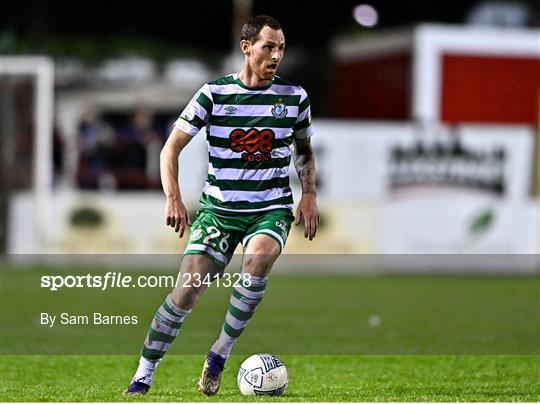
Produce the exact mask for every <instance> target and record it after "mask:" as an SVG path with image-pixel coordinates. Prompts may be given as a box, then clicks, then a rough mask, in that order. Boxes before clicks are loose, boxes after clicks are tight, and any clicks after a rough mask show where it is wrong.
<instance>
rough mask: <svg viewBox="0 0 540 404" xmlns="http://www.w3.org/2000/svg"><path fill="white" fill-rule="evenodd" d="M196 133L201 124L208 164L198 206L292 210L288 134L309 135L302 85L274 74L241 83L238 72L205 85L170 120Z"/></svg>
mask: <svg viewBox="0 0 540 404" xmlns="http://www.w3.org/2000/svg"><path fill="white" fill-rule="evenodd" d="M175 126H176V128H178V129H180V130H182V131H184V132H186V133H188V134H189V135H191V136H195V135H196V134H197V133H198V132H199V130H200V129H201V128H202V127H203V126H206V134H207V141H208V152H209V164H208V177H207V179H206V184H205V187H204V189H203V193H202V196H201V200H200V201H201V206H202V207H207V208H210V209H217V210H222V211H229V212H246V213H247V212H261V211H266V210H271V209H278V208H287V209H292V203H293V199H292V192H291V188H290V187H289V164H290V161H291V153H292V148H291V145H292V142H293V139H294V138H296V139H305V138H308V137H310V136H311V135H312V127H311V108H310V104H309V99H308V96H307V93H306V92H305V90H304V89H303V88H302V87H300V86H295V85H293V84H291V83H289V82H287V81H285V80H283V79H281V78H279V77H277V76H276V77H275V78H274V80H273V81H272V82H271V83H269V84H268V86H266V87H263V88H256V89H251V88H249V87H246V86H245V85H244V84H243V83H242V82H241V81H240V79H239V78H238V75H237V74H232V75H229V76H225V77H223V78H221V79H219V80H216V81H213V82H211V83H208V84H205V85H204V86H203V87H202V88H201V89H200V90H199V91H198V92H197V93H196V94H195V96H194V97H193V98H192V99H191V101H190V102H189V104H188V105H187V107H186V108H185V109H184V111H183V112H182V113H181V114H180V117H179V118H178V120H177V121H176V123H175Z"/></svg>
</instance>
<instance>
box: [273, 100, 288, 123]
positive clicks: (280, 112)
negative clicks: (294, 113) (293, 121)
mask: <svg viewBox="0 0 540 404" xmlns="http://www.w3.org/2000/svg"><path fill="white" fill-rule="evenodd" d="M288 112H289V111H288V110H287V107H286V106H285V104H284V103H283V100H282V99H281V98H280V99H278V102H276V103H275V104H274V107H273V108H272V116H273V117H274V118H276V119H283V118H285V117H286V116H287V113H288Z"/></svg>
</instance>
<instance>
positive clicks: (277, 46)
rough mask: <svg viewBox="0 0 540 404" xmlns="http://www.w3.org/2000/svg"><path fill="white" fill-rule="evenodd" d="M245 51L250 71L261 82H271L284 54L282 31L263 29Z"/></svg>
mask: <svg viewBox="0 0 540 404" xmlns="http://www.w3.org/2000/svg"><path fill="white" fill-rule="evenodd" d="M246 50H247V52H245V53H246V55H247V56H248V60H249V65H250V67H251V70H252V71H253V72H254V73H255V74H256V75H257V77H259V79H261V80H272V79H273V78H274V76H275V75H276V72H277V69H278V67H279V64H280V63H281V60H282V59H283V55H284V54H285V36H284V35H283V31H281V30H280V29H279V30H277V31H276V30H274V29H272V28H270V27H268V26H266V27H263V29H262V30H261V32H260V33H259V36H258V39H257V40H256V41H255V42H249V45H248V46H247V48H246Z"/></svg>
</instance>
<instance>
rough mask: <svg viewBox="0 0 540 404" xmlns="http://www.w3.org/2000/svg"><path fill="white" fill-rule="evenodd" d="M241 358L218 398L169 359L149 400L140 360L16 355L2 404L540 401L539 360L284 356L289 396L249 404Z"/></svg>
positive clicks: (186, 360) (179, 360) (196, 366)
mask: <svg viewBox="0 0 540 404" xmlns="http://www.w3.org/2000/svg"><path fill="white" fill-rule="evenodd" d="M242 358H243V357H242V356H238V355H235V356H233V357H231V358H230V360H229V362H228V363H227V368H226V370H225V373H224V376H223V382H222V387H221V389H220V391H219V393H218V395H216V396H214V397H211V398H207V397H206V396H202V395H201V394H200V393H198V392H197V390H196V387H195V384H196V382H197V378H198V375H199V373H200V370H201V366H202V360H203V357H202V356H169V357H168V358H167V359H166V360H164V362H163V363H162V365H161V367H160V368H159V369H158V371H157V374H156V380H155V384H154V386H153V387H152V389H151V390H150V392H149V394H148V395H146V396H144V397H137V398H136V399H126V398H124V397H123V396H122V390H123V389H124V388H125V387H126V384H127V382H128V380H129V378H130V377H131V376H132V371H133V367H134V366H135V365H136V358H134V357H127V356H68V355H65V356H14V357H9V358H4V360H2V365H1V370H2V384H1V386H0V400H1V401H370V402H373V401H428V402H429V401H445V402H451V401H529V402H530V401H533V402H534V401H538V400H539V399H540V391H539V390H540V389H539V387H538V376H539V364H538V357H535V356H496V355H493V356H491V355H490V356H484V355H481V356H478V355H467V356H462V355H460V356H448V355H444V356H438V355H430V356H424V355H421V356H411V355H407V356H394V355H391V356H361V355H322V356H312V355H283V356H282V358H283V360H284V361H285V364H286V366H287V367H288V370H289V383H290V385H289V388H288V390H287V392H286V394H285V396H283V397H244V396H242V395H240V393H239V391H238V388H237V387H236V369H237V368H238V366H239V365H240V363H241V361H242Z"/></svg>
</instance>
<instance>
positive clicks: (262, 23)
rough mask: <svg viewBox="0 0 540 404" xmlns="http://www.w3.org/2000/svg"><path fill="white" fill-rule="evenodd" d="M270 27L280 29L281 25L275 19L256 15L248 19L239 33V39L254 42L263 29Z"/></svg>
mask: <svg viewBox="0 0 540 404" xmlns="http://www.w3.org/2000/svg"><path fill="white" fill-rule="evenodd" d="M266 26H268V27H270V28H272V29H275V30H276V31H277V30H278V29H281V24H280V23H279V22H278V21H277V20H276V19H275V18H272V17H270V16H268V15H258V16H256V17H253V18H250V19H249V20H248V21H247V22H246V23H245V24H244V25H243V26H242V31H241V33H240V39H241V40H246V41H250V42H256V41H257V39H258V38H257V37H258V36H259V33H260V32H261V30H262V29H263V28H264V27H266Z"/></svg>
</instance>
